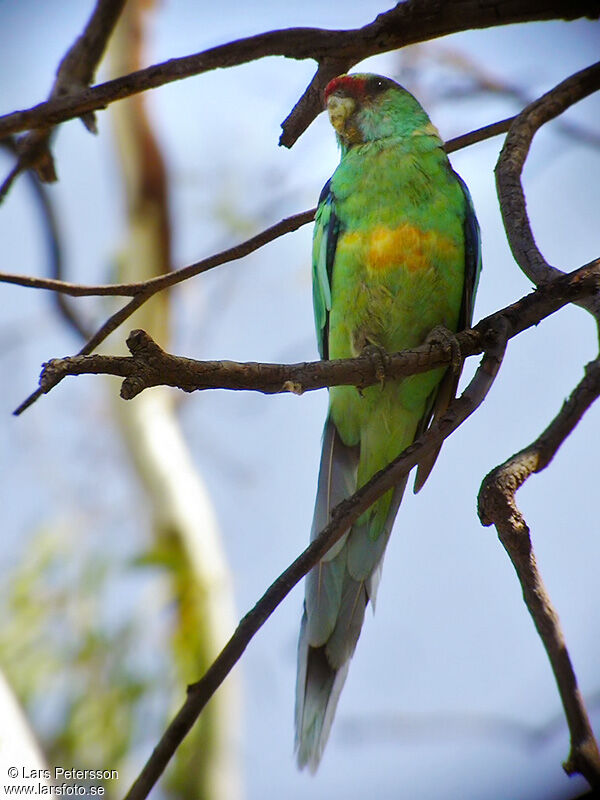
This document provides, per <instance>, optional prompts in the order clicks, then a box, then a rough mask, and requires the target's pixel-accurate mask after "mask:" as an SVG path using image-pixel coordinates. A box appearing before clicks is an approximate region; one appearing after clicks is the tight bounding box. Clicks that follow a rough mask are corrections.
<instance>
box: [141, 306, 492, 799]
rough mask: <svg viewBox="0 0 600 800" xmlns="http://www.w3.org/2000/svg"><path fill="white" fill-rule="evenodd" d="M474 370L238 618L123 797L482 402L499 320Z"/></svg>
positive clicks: (146, 788)
mask: <svg viewBox="0 0 600 800" xmlns="http://www.w3.org/2000/svg"><path fill="white" fill-rule="evenodd" d="M491 338H492V339H493V341H490V342H489V345H488V349H487V352H486V354H485V355H484V357H483V359H482V361H481V364H480V366H479V368H478V369H477V372H476V373H475V375H474V377H473V379H472V381H471V383H470V384H469V386H468V387H467V388H466V389H465V391H464V392H463V394H462V395H461V397H460V398H457V399H456V400H454V401H453V402H452V403H451V404H450V406H449V408H448V411H447V412H446V413H445V414H444V415H443V416H442V417H441V418H440V420H439V422H438V423H437V424H435V425H433V426H432V427H431V428H429V430H427V431H426V432H425V433H424V434H423V435H422V436H420V437H419V438H418V439H417V440H416V441H415V442H414V443H413V444H412V445H410V446H409V447H407V448H406V450H404V451H403V452H402V453H401V454H400V455H399V456H398V458H396V459H395V460H394V461H392V462H391V463H390V464H389V465H388V466H387V467H386V468H385V469H383V470H381V471H380V472H378V473H377V474H376V475H374V476H373V478H371V480H370V481H368V482H367V483H366V484H365V485H364V486H363V487H362V488H361V489H359V490H358V491H357V492H356V493H355V494H353V495H352V496H351V497H349V498H348V499H347V500H344V501H343V502H342V503H340V504H339V505H338V506H336V508H334V509H333V511H332V514H331V522H330V523H329V524H328V525H327V526H326V527H325V528H324V529H323V530H322V531H321V533H320V534H319V536H317V537H316V538H315V540H314V541H313V542H312V543H311V544H310V545H309V546H308V547H307V548H306V550H304V552H303V553H302V554H301V555H300V556H298V558H297V559H296V560H295V561H294V562H293V563H292V564H291V565H290V566H289V567H288V568H287V569H286V570H285V571H284V572H283V573H282V574H281V575H280V576H279V578H277V580H276V581H275V582H274V583H273V584H271V586H270V587H269V588H268V589H267V591H266V592H265V593H264V595H263V596H262V597H261V599H260V600H259V601H258V603H257V604H256V605H255V606H254V608H253V609H252V610H251V611H249V612H248V613H247V614H246V615H245V616H244V617H243V618H242V620H241V622H240V623H239V625H238V627H237V628H236V630H235V632H234V634H233V636H232V637H231V639H230V640H229V642H228V643H227V644H226V645H225V647H224V648H223V650H222V651H221V653H220V654H219V656H218V658H217V659H216V660H215V662H214V663H213V664H212V666H211V667H210V668H209V669H208V670H207V671H206V673H205V674H204V676H203V677H202V678H201V679H200V680H199V681H198V682H197V683H194V684H192V685H191V686H188V690H187V698H186V700H185V702H184V704H183V706H182V707H181V708H180V710H179V711H178V713H177V714H176V716H175V718H174V719H173V720H172V722H171V724H170V725H169V727H168V728H167V730H166V731H165V733H164V734H163V736H162V738H161V740H160V742H159V743H158V745H157V746H156V747H155V748H154V751H153V752H152V755H151V756H150V758H149V759H148V761H147V763H146V765H145V767H144V769H143V770H142V772H141V773H140V775H139V776H138V778H137V779H136V781H135V782H134V784H133V786H132V787H131V789H130V790H129V792H128V793H127V795H126V800H142V799H143V798H145V797H147V796H148V794H149V792H150V790H151V789H152V787H153V786H154V784H155V783H156V781H157V780H158V778H159V777H160V776H161V774H162V772H163V770H164V769H165V767H166V766H167V764H168V763H169V761H170V759H171V757H172V756H173V754H174V753H175V751H176V750H177V748H178V747H179V745H180V744H181V742H182V741H183V739H184V738H185V737H186V735H187V734H188V733H189V731H190V730H191V728H192V726H193V725H194V723H195V721H196V720H197V718H198V716H199V715H200V713H201V712H202V710H203V709H204V707H205V706H206V704H207V703H208V701H209V700H210V698H211V697H212V695H213V694H214V693H215V692H216V690H217V689H218V688H219V686H220V685H221V684H222V683H223V681H224V680H225V678H226V677H227V675H228V674H229V673H230V672H231V670H232V669H233V667H234V666H235V664H236V663H237V662H238V661H239V659H240V658H241V656H242V655H243V653H244V650H245V649H246V647H247V646H248V643H249V642H250V641H251V639H252V638H253V636H254V635H255V634H256V633H257V631H258V630H260V628H261V627H262V626H263V625H264V623H265V622H266V621H267V619H268V618H269V617H270V616H271V614H272V613H273V611H274V610H275V609H276V608H277V606H278V605H279V604H280V603H281V602H282V600H283V599H284V598H285V597H286V596H287V595H288V594H289V592H290V591H291V590H292V589H293V587H294V586H295V585H296V584H297V583H298V582H299V581H300V580H301V579H302V578H303V577H304V576H305V575H306V573H307V572H308V571H309V570H310V569H312V567H314V566H315V565H316V564H317V563H318V561H319V560H320V559H321V558H322V557H323V556H324V555H325V553H326V552H327V551H328V550H329V549H330V548H331V547H332V546H333V545H334V544H335V543H336V542H337V541H338V540H339V539H340V538H341V537H342V536H343V534H344V533H345V532H346V531H347V530H348V528H349V527H350V526H351V525H352V524H353V523H354V522H355V521H356V520H357V519H358V518H359V517H360V515H361V514H362V513H364V512H365V511H366V510H367V509H368V508H369V507H370V506H371V505H373V503H374V502H375V501H376V500H378V499H379V498H380V497H381V496H382V495H383V494H385V492H386V491H388V490H389V489H391V488H392V487H393V486H396V485H397V484H398V483H399V482H400V481H401V480H402V479H403V478H404V476H405V475H407V474H408V472H410V470H411V469H412V468H413V467H414V466H415V464H417V463H418V462H419V461H420V460H421V459H422V458H423V456H425V455H427V454H428V453H431V452H434V451H435V450H437V449H438V448H439V446H440V445H441V443H442V442H443V441H444V439H446V438H447V437H448V436H450V434H451V433H452V432H453V431H455V430H456V428H458V427H459V426H460V425H461V424H462V423H463V422H464V421H465V420H466V419H467V417H469V416H470V415H471V414H472V413H473V412H474V411H475V409H476V408H478V406H479V405H480V404H481V403H482V402H483V400H484V399H485V397H486V395H487V392H488V391H489V389H490V387H491V385H492V383H493V381H494V379H495V377H496V375H497V373H498V369H499V367H500V364H501V362H502V358H503V355H504V350H505V346H506V324H505V323H502V322H499V324H498V325H497V327H496V328H495V330H494V332H493V334H492V336H491Z"/></svg>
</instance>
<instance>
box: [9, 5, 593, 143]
mask: <svg viewBox="0 0 600 800" xmlns="http://www.w3.org/2000/svg"><path fill="white" fill-rule="evenodd" d="M599 13H600V3H599V2H598V0H572V2H570V3H565V2H563V1H562V0H521V2H519V3H515V2H513V0H494V2H487V3H481V2H479V0H408V2H404V3H399V4H398V5H397V6H395V7H394V8H392V9H391V10H390V11H387V12H385V13H383V14H380V15H379V16H378V17H376V19H375V20H373V22H371V23H369V24H368V25H365V26H364V27H362V28H357V29H353V30H323V29H320V28H289V29H287V30H277V31H269V32H267V33H261V34H258V35H256V36H250V37H248V38H246V39H238V40H237V41H234V42H229V43H228V44H224V45H220V46H219V47H213V48H210V49H209V50H205V51H203V52H201V53H196V54H194V55H191V56H184V57H183V58H173V59H170V60H169V61H165V62H163V63H162V64H155V65H154V66H151V67H147V68H146V69H143V70H139V71H137V72H133V73H131V74H129V75H124V76H123V77H121V78H116V79H115V80H112V81H107V82H106V83H102V84H99V85H98V86H95V87H93V88H91V89H84V90H82V91H81V92H79V93H78V94H76V95H72V96H68V97H64V98H63V97H58V98H53V99H52V100H49V101H47V102H45V103H40V104H39V105H37V106H34V107H33V108H29V109H27V110H24V111H16V112H14V113H12V114H6V115H5V116H3V117H0V138H1V137H4V136H7V135H8V134H10V133H16V132H18V131H23V130H29V129H32V128H47V127H49V126H53V125H57V124H59V123H61V122H64V121H65V120H67V119H72V118H73V117H78V116H81V115H82V114H85V113H86V112H89V111H94V110H97V109H100V108H105V107H106V106H107V105H108V104H109V103H112V102H114V101H115V100H121V99H122V98H124V97H130V96H131V95H133V94H137V93H138V92H142V91H146V90H148V89H154V88H156V87H158V86H163V85H164V84H166V83H170V82H172V81H176V80H181V79H183V78H187V77H190V76H191V75H199V74H201V73H203V72H208V71H210V70H214V69H217V68H222V67H233V66H237V65H239V64H244V63H247V62H249V61H254V60H256V59H258V58H264V57H266V56H284V57H286V58H293V59H306V58H312V59H314V60H315V61H317V62H318V63H319V65H321V64H324V62H326V61H327V60H328V59H329V60H336V61H338V60H339V63H340V64H341V63H342V62H343V63H344V64H346V65H347V67H346V68H348V67H350V66H352V65H353V64H356V63H358V62H359V61H362V60H363V59H365V58H367V57H368V56H371V55H375V54H376V53H384V52H387V51H389V50H394V49H396V48H399V47H403V46H405V45H407V44H414V43H416V42H422V41H425V40H428V39H433V38H436V37H438V36H444V35H447V34H451V33H457V32H458V31H462V30H469V29H476V28H487V27H496V26H499V25H508V24H513V23H517V22H532V21H536V20H549V19H565V20H571V19H577V18H579V17H590V18H592V19H593V18H596V17H597V16H598V14H599ZM323 69H324V71H325V70H326V67H324V68H323ZM320 84H321V80H319V81H318V85H314V79H313V82H311V85H310V86H309V88H308V90H307V92H306V93H305V97H307V99H306V100H305V97H303V98H302V99H301V100H300V101H299V103H298V104H297V105H296V108H295V110H294V112H292V114H291V115H290V116H289V117H288V118H287V120H286V121H285V123H284V125H285V127H284V131H283V134H282V143H283V144H285V145H286V146H288V147H290V146H291V145H292V144H293V142H294V141H295V140H296V139H297V138H298V136H299V135H300V134H301V133H302V132H303V131H304V130H305V129H306V128H307V127H308V125H309V124H310V123H311V122H312V120H313V119H314V118H315V116H316V115H317V114H318V113H319V112H320V111H321V102H320V97H319V96H317V95H318V94H319V91H318V89H319V88H320ZM307 93H308V96H307Z"/></svg>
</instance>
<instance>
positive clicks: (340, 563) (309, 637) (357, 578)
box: [296, 419, 406, 772]
mask: <svg viewBox="0 0 600 800" xmlns="http://www.w3.org/2000/svg"><path fill="white" fill-rule="evenodd" d="M359 455H360V452H359V448H358V447H348V446H347V445H345V444H344V443H343V442H342V440H341V438H340V436H339V434H338V432H337V429H336V427H335V425H334V423H333V421H332V420H331V419H328V420H327V422H326V423H325V431H324V433H323V452H322V456H321V466H320V470H319V482H318V487H317V499H316V503H315V514H314V518H313V527H312V532H311V539H314V538H315V536H317V535H318V534H319V533H320V532H321V530H322V529H323V528H324V527H325V525H326V524H327V523H328V522H329V520H330V512H331V510H332V509H333V508H335V506H336V505H338V503H340V502H341V501H342V500H344V499H345V498H347V497H349V496H350V495H351V494H353V492H354V491H355V490H356V475H357V469H358V460H359ZM405 486H406V479H405V480H404V481H403V482H402V484H401V485H399V486H397V487H396V488H395V489H394V490H393V493H392V497H391V500H390V503H389V508H388V511H387V514H386V517H385V522H384V525H383V529H382V530H381V531H380V532H379V535H378V536H377V537H376V538H373V536H372V535H370V531H369V523H368V520H367V521H365V519H367V518H366V517H365V519H363V518H361V519H360V520H358V522H356V523H355V524H354V525H353V527H352V528H351V529H350V531H348V532H347V533H346V534H344V536H342V538H341V539H340V540H339V541H338V542H337V543H336V544H335V545H334V546H333V547H332V548H331V550H329V552H328V553H327V554H326V555H325V556H324V557H323V559H322V560H321V561H320V562H319V564H318V565H317V566H316V567H314V568H313V569H312V570H311V571H310V573H309V574H308V575H307V577H306V599H305V603H304V613H303V615H302V623H301V627H300V639H299V642H298V675H297V682H296V749H297V752H298V765H299V766H300V767H304V766H308V767H309V769H310V770H311V771H312V772H315V771H316V769H317V767H318V765H319V761H320V759H321V756H322V754H323V750H324V748H325V744H326V742H327V738H328V736H329V731H330V729H331V724H332V722H333V717H334V715H335V710H336V707H337V703H338V700H339V696H340V693H341V691H342V687H343V685H344V681H345V680H346V675H347V674H348V667H349V666H350V658H351V657H352V654H353V653H354V650H355V648H356V643H357V642H358V637H359V636H360V631H361V628H362V624H363V620H364V616H365V608H366V605H367V603H368V602H369V600H371V602H372V603H373V604H374V602H375V593H376V591H377V585H378V583H379V577H380V575H381V561H382V558H383V553H384V550H385V546H386V544H387V541H388V539H389V536H390V533H391V530H392V526H393V524H394V518H395V517H396V513H397V511H398V507H399V505H400V502H401V500H402V495H403V493H404V488H405Z"/></svg>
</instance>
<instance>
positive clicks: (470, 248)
mask: <svg viewBox="0 0 600 800" xmlns="http://www.w3.org/2000/svg"><path fill="white" fill-rule="evenodd" d="M454 175H455V177H456V179H457V181H458V183H459V184H460V187H461V189H462V191H463V195H464V198H465V219H464V224H463V229H464V236H465V279H464V284H463V296H462V304H461V308H460V315H459V318H458V330H459V331H462V330H464V329H465V328H468V327H469V326H470V325H471V320H472V319H473V306H474V305H475V293H476V291H477V284H478V283H479V275H480V273H481V232H480V229H479V223H478V222H477V217H476V216H475V209H474V208H473V201H472V199H471V194H470V192H469V190H468V188H467V184H466V183H465V182H464V181H463V179H462V178H461V177H460V175H458V174H457V173H456V172H455V173H454ZM459 379H460V372H453V371H452V370H447V372H446V374H445V375H444V378H443V379H442V382H441V383H440V385H439V387H438V388H437V390H436V392H435V395H434V396H433V397H432V399H431V405H430V407H429V409H428V411H427V413H426V414H425V415H424V416H423V418H422V420H421V422H420V423H419V427H418V429H417V432H416V436H415V438H416V437H417V436H420V435H421V434H422V433H423V431H425V430H426V429H427V428H428V427H429V425H430V423H431V421H432V420H433V421H434V422H435V421H437V420H438V419H439V418H440V417H441V416H442V415H443V414H444V413H445V412H446V409H447V408H448V406H449V405H450V403H451V402H452V400H454V397H455V396H456V390H457V388H458V381H459ZM440 448H441V445H440V447H438V448H437V450H435V451H434V452H433V453H431V454H430V455H429V456H427V457H426V458H424V459H423V460H422V461H421V462H419V466H418V468H417V476H416V478H415V486H414V491H415V493H416V492H418V491H419V490H420V489H421V488H422V487H423V484H424V483H425V481H426V480H427V478H428V477H429V473H430V472H431V470H432V469H433V465H434V464H435V462H436V459H437V457H438V454H439V452H440Z"/></svg>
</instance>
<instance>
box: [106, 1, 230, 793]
mask: <svg viewBox="0 0 600 800" xmlns="http://www.w3.org/2000/svg"><path fill="white" fill-rule="evenodd" d="M150 5H151V3H149V2H148V1H147V0H146V1H145V2H144V0H134V2H130V3H128V4H127V6H126V8H125V11H124V13H123V16H122V18H121V20H120V22H119V25H118V27H117V29H116V31H115V35H114V36H113V39H112V44H111V50H110V57H111V72H112V73H113V74H114V75H115V76H116V75H121V74H125V73H129V72H132V71H134V70H136V69H139V68H140V66H141V64H142V58H141V54H142V50H143V45H144V25H143V23H144V16H145V13H144V12H146V11H147V9H148V6H150ZM111 111H112V114H113V120H114V126H115V132H116V143H117V149H118V155H119V159H120V165H121V170H122V175H123V184H124V192H125V195H126V214H127V229H128V230H127V242H126V244H125V247H124V248H123V251H122V253H121V255H120V258H119V263H118V266H117V268H118V275H117V276H115V279H116V280H117V281H119V282H120V281H142V280H146V279H148V278H151V277H153V276H155V275H158V274H161V273H163V272H165V271H168V270H169V269H171V257H170V225H169V209H168V191H167V175H166V171H165V167H164V162H163V159H162V156H161V153H160V150H159V147H158V144H157V141H156V139H155V137H154V135H153V132H152V129H151V126H150V123H149V120H148V116H147V113H146V108H145V97H144V96H143V95H141V94H140V95H136V96H135V97H132V98H130V99H128V100H125V101H123V102H120V103H116V104H115V105H114V106H113V107H112V109H111ZM169 299H170V298H169V295H168V294H167V293H164V292H163V293H160V294H158V295H156V296H155V297H154V298H152V299H151V300H150V301H149V302H148V303H146V304H145V305H144V306H143V308H141V309H140V310H139V311H137V312H136V314H135V316H134V317H132V318H131V320H130V321H129V323H128V326H129V329H133V328H137V327H139V328H143V329H144V330H146V331H148V333H150V335H151V336H152V337H153V338H155V339H156V340H157V341H159V342H160V343H161V345H162V346H163V347H167V348H168V347H169V310H170V308H169ZM122 338H123V336H122V335H121V339H122ZM109 348H111V349H114V343H112V342H111V344H110V345H109ZM117 394H118V393H115V396H116V395H117ZM116 407H117V416H118V419H119V423H120V426H121V428H122V431H123V434H124V438H125V441H126V444H127V446H128V449H129V452H130V454H131V458H132V460H133V463H134V465H135V468H136V470H137V473H138V475H139V477H140V480H141V481H142V483H143V485H144V487H145V489H146V491H147V496H148V500H149V502H150V503H151V504H152V511H153V518H154V536H155V541H154V543H153V545H152V552H153V553H158V554H159V558H160V561H161V563H163V564H164V565H165V568H166V569H167V570H168V571H169V576H170V580H171V585H172V591H173V595H174V598H175V604H176V621H175V628H174V631H173V637H172V645H173V654H174V660H175V663H176V665H177V679H178V683H179V685H181V681H182V680H183V681H186V682H190V681H192V680H196V679H197V678H198V677H200V676H201V675H202V673H203V672H204V670H205V669H206V668H207V667H208V666H209V665H210V664H211V663H212V661H213V660H214V658H215V657H216V656H217V654H218V653H219V651H220V650H221V648H222V646H223V645H224V644H225V642H226V641H227V639H228V637H229V635H230V634H231V632H232V631H233V629H234V627H235V624H236V618H235V615H234V608H233V596H232V586H231V578H230V574H229V570H228V567H227V564H226V562H225V556H224V553H223V549H222V545H221V541H220V536H219V531H218V528H217V524H216V520H215V516H214V512H213V508H212V505H211V502H210V498H209V497H208V494H207V491H206V489H205V487H204V484H203V482H202V480H201V478H200V476H199V475H198V472H197V470H196V468H195V466H194V464H193V462H192V458H191V456H190V453H189V451H188V449H187V446H186V443H185V441H184V437H183V434H182V431H181V428H180V425H179V423H178V420H177V417H176V414H175V408H174V396H173V393H172V392H170V391H169V390H167V389H165V388H157V389H152V390H150V391H147V392H144V393H143V394H142V395H141V396H140V397H138V398H136V399H135V400H134V401H132V402H128V403H124V402H122V401H117V404H116ZM235 683H236V682H235V678H234V681H232V680H231V679H229V680H228V681H227V683H226V684H225V685H224V686H223V687H222V689H221V690H220V691H219V692H218V693H217V695H216V696H215V697H214V698H213V699H212V700H211V703H210V706H209V707H208V708H207V713H206V714H205V715H204V717H203V719H202V720H200V722H199V723H198V725H197V726H196V729H195V730H194V731H193V732H192V734H191V735H190V737H189V739H188V741H187V742H186V746H185V747H184V748H182V749H181V751H180V752H179V753H178V757H177V759H176V762H175V764H174V767H173V768H172V769H171V771H170V772H169V773H167V776H168V777H167V783H168V789H169V790H170V791H171V792H172V794H173V795H175V796H179V797H182V798H198V800H235V799H236V798H238V797H239V796H240V780H239V765H238V741H237V740H238V738H239V734H238V731H239V709H238V692H237V686H236V685H235ZM180 699H181V698H174V700H180Z"/></svg>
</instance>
